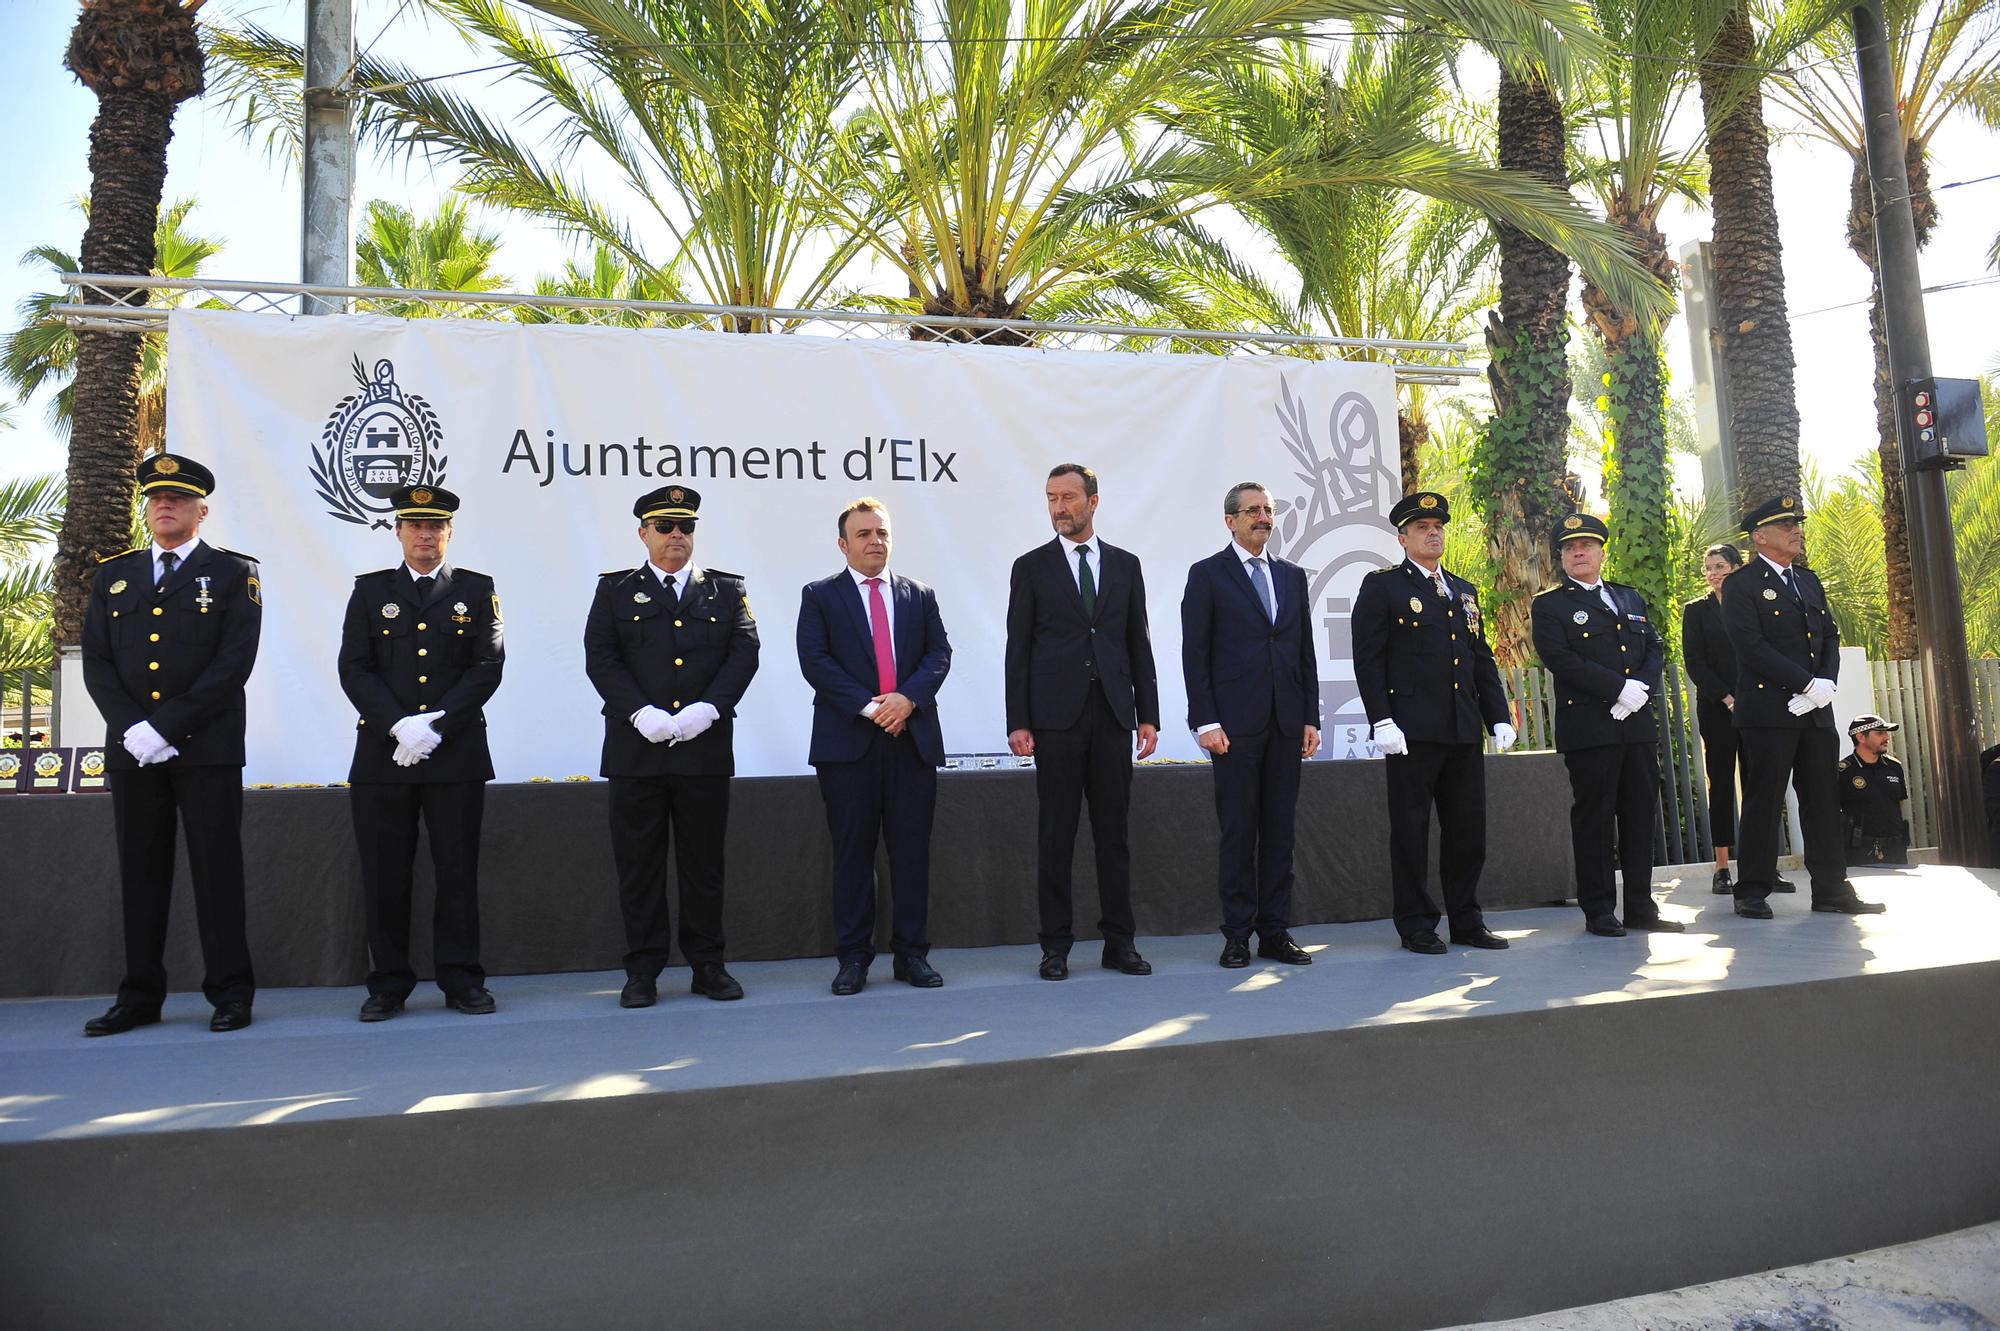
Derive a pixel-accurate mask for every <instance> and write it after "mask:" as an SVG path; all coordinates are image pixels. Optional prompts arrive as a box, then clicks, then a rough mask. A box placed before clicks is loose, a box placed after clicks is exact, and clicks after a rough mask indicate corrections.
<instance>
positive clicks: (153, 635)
mask: <svg viewBox="0 0 2000 1331" xmlns="http://www.w3.org/2000/svg"><path fill="white" fill-rule="evenodd" d="M159 640H160V635H159V634H157V633H149V634H147V635H146V641H148V642H158V641H159Z"/></svg>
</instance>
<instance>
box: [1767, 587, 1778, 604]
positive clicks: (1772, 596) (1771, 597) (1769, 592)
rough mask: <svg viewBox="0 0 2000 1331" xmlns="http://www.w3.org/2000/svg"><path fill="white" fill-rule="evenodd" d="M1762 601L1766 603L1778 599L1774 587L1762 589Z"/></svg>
mask: <svg viewBox="0 0 2000 1331" xmlns="http://www.w3.org/2000/svg"><path fill="white" fill-rule="evenodd" d="M1764 599H1765V600H1767V601H1775V600H1777V599H1778V591H1777V589H1776V588H1775V587H1766V588H1765V589H1764Z"/></svg>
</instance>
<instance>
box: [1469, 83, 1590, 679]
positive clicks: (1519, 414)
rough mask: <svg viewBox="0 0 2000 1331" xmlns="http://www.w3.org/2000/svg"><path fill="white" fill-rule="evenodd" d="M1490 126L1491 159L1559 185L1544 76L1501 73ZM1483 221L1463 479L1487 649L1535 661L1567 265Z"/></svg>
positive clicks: (1553, 495) (1559, 409)
mask: <svg viewBox="0 0 2000 1331" xmlns="http://www.w3.org/2000/svg"><path fill="white" fill-rule="evenodd" d="M1499 130H1500V165H1501V166H1503V167H1506V168H1509V169H1511V170H1515V171H1521V172H1524V173H1526V174H1528V175H1532V176H1535V177H1537V178H1538V179H1541V180H1545V181H1547V182H1548V183H1549V184H1551V185H1553V186H1555V187H1556V188H1557V189H1565V190H1566V189H1568V188H1569V167H1568V164H1567V162H1566V161H1565V157H1564V153H1565V149H1566V146H1567V140H1566V138H1565V136H1564V134H1563V111H1562V103H1561V102H1559V101H1558V100H1557V99H1556V95H1555V92H1554V90H1553V89H1551V88H1550V87H1549V85H1548V83H1547V81H1546V80H1544V79H1542V78H1540V77H1536V76H1530V77H1526V78H1522V77H1517V76H1515V75H1512V74H1509V73H1507V72H1506V71H1504V70H1503V71H1502V72H1501V75H1500V98H1499ZM1495 230H1496V233H1497V236H1498V240H1499V249H1500V308H1499V310H1498V311H1496V312H1495V313H1493V314H1490V315H1488V316H1487V323H1486V346H1487V351H1488V353H1489V357H1488V364H1487V367H1486V377H1487V381H1488V382H1489V383H1490V384H1491V386H1492V389H1493V408H1494V412H1493V419H1492V420H1491V421H1489V422H1488V423H1487V428H1486V431H1485V434H1484V436H1483V437H1482V438H1481V440H1480V441H1479V447H1478V450H1477V453H1476V455H1475V460H1474V466H1473V486H1474V490H1475V493H1476V494H1477V495H1478V496H1479V498H1480V500H1481V502H1482V503H1483V504H1484V506H1485V509H1486V522H1487V542H1488V546H1489V548H1490V549H1491V551H1492V554H1493V564H1494V568H1495V570H1496V577H1495V580H1494V601H1495V604H1494V607H1493V651H1494V654H1495V655H1496V656H1498V657H1499V658H1500V663H1501V664H1502V665H1508V666H1514V665H1525V664H1527V663H1529V662H1531V661H1533V660H1534V659H1535V649H1534V641H1533V637H1532V634H1531V631H1530V626H1529V621H1528V603H1529V601H1530V600H1531V599H1532V598H1533V597H1534V594H1535V593H1536V592H1537V591H1539V590H1541V588H1542V587H1544V586H1546V585H1547V584H1548V582H1549V581H1550V580H1551V578H1552V577H1553V576H1554V573H1555V565H1554V562H1553V561H1552V559H1551V558H1550V555H1549V546H1548V531H1549V526H1550V524H1551V522H1553V521H1554V519H1555V518H1556V517H1557V516H1558V515H1559V514H1560V513H1561V512H1562V510H1563V509H1565V508H1566V507H1567V506H1568V503H1567V498H1566V496H1565V495H1564V493H1563V489H1562V481H1563V476H1564V473H1565V471H1566V469H1567V468H1566V464H1565V458H1564V454H1565V446H1566V444H1567V442H1568V439H1569V387H1570V385H1569V317H1568V303H1569V283H1570V264H1569V260H1568V258H1566V257H1565V256H1564V255H1562V254H1561V253H1559V252H1558V251H1556V250H1554V249H1552V248H1550V247H1549V246H1547V245H1545V244H1543V243H1542V242H1541V241H1539V240H1536V239H1534V238H1533V237H1532V236H1529V235H1528V234H1527V233H1526V232H1524V231H1519V230H1517V229H1515V228H1514V227H1511V226H1508V225H1506V224H1505V223H1495Z"/></svg>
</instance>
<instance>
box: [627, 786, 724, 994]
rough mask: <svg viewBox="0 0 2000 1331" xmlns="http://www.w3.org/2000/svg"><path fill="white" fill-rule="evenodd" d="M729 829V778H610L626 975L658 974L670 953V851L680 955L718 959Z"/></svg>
mask: <svg viewBox="0 0 2000 1331" xmlns="http://www.w3.org/2000/svg"><path fill="white" fill-rule="evenodd" d="M728 829H729V778H728V777H726V776H614V777H612V778H611V860H612V863H613V864H614V865H615V866H616V867H617V870H618V908H619V911H620V912H621V913H622V914H623V915H624V917H625V973H626V974H627V975H637V976H643V977H644V978H646V979H649V980H651V979H657V978H658V977H659V974H660V972H661V971H662V970H664V969H666V965H667V957H668V954H669V952H670V951H671V940H672V938H673V935H672V933H671V932H670V931H669V928H668V923H669V912H668V910H667V852H668V850H669V849H671V850H672V851H673V852H674V867H675V868H676V870H678V873H679V880H680V905H681V930H680V944H681V955H682V956H684V957H686V958H687V961H688V964H689V965H690V966H698V965H702V964H705V963H707V962H720V961H721V960H722V959H723V942H722V856H723V849H724V845H725V842H726V840H727V836H728Z"/></svg>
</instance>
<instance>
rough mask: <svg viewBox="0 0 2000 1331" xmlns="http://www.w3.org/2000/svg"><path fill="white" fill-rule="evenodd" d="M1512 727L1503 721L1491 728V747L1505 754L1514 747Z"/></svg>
mask: <svg viewBox="0 0 2000 1331" xmlns="http://www.w3.org/2000/svg"><path fill="white" fill-rule="evenodd" d="M1514 740H1515V735H1514V727H1512V726H1510V725H1508V724H1507V723H1506V722H1505V721H1502V722H1501V723H1500V724H1498V725H1496V726H1494V727H1493V747H1494V748H1496V749H1498V750H1500V752H1502V753H1505V752H1507V750H1509V749H1511V748H1513V747H1514Z"/></svg>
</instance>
